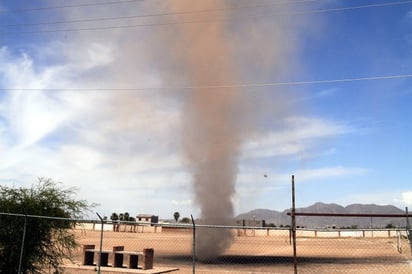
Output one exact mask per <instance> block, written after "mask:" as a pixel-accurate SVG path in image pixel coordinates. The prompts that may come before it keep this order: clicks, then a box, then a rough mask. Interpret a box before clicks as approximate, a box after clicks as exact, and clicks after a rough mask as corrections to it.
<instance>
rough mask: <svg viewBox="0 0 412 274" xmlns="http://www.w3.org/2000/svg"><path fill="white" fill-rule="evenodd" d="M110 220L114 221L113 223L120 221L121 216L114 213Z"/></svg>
mask: <svg viewBox="0 0 412 274" xmlns="http://www.w3.org/2000/svg"><path fill="white" fill-rule="evenodd" d="M110 220H112V221H117V220H119V215H117V213H116V212H113V213H112V215H111V216H110Z"/></svg>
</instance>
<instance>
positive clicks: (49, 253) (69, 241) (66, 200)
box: [0, 178, 89, 273]
mask: <svg viewBox="0 0 412 274" xmlns="http://www.w3.org/2000/svg"><path fill="white" fill-rule="evenodd" d="M75 194H76V189H73V188H69V189H64V188H62V187H61V185H58V184H57V183H55V182H54V181H52V180H51V179H46V178H39V180H38V182H37V183H35V184H33V185H32V186H31V188H12V187H7V186H0V212H1V213H3V214H0V258H1V259H0V273H18V269H19V266H21V272H22V273H42V271H44V270H45V269H53V270H54V271H55V272H58V270H59V266H60V265H61V263H62V261H63V259H70V258H71V252H72V251H73V249H74V248H76V247H77V243H76V241H75V236H74V234H73V232H72V230H71V229H72V228H74V226H75V224H76V222H75V221H72V220H67V219H50V218H44V217H43V218H37V217H33V216H32V215H37V216H48V217H58V218H71V219H77V218H81V217H83V214H84V213H85V210H86V209H87V208H89V205H87V203H86V202H85V201H79V200H76V199H75V198H73V197H76V195H75ZM9 213H12V214H21V215H24V216H16V215H14V216H12V215H10V214H9ZM25 228H26V229H25ZM23 231H24V232H25V237H24V242H23V236H22V235H23ZM22 242H23V244H24V245H23V249H21V247H22ZM21 250H23V254H22V255H23V256H20V251H21ZM20 258H21V259H22V260H21V265H20Z"/></svg>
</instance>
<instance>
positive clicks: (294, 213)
mask: <svg viewBox="0 0 412 274" xmlns="http://www.w3.org/2000/svg"><path fill="white" fill-rule="evenodd" d="M291 217H292V241H293V269H294V273H295V274H297V273H298V260H297V258H296V207H295V175H292V214H291Z"/></svg>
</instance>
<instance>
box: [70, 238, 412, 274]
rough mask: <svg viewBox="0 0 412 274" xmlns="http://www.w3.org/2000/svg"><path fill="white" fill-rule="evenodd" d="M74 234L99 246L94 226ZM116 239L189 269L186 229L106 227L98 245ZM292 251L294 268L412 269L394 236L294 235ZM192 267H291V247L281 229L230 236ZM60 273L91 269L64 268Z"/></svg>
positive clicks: (157, 262) (160, 262)
mask: <svg viewBox="0 0 412 274" xmlns="http://www.w3.org/2000/svg"><path fill="white" fill-rule="evenodd" d="M76 235H77V237H78V239H79V243H80V244H95V245H96V248H97V247H99V241H100V232H99V231H84V230H77V231H76ZM115 245H123V246H125V250H130V251H142V250H143V249H144V248H154V266H155V268H156V267H157V268H161V267H166V268H167V267H170V268H175V269H178V270H175V271H173V272H172V273H193V264H192V263H193V258H192V255H191V250H192V234H191V232H184V231H183V232H177V231H173V232H165V231H164V232H161V233H131V232H111V231H105V232H104V240H103V249H111V248H112V247H113V246H115ZM398 247H401V248H402V252H399V250H398ZM296 251H297V269H298V273H374V274H379V273H382V274H384V273H385V274H387V273H412V256H411V251H410V249H409V243H408V242H407V240H403V241H402V242H401V246H399V245H397V239H396V238H298V239H297V250H296ZM81 253H82V252H81V250H80V249H79V250H78V252H77V253H76V254H75V255H74V257H73V259H74V261H75V264H74V265H81V262H82V254H81ZM195 272H196V273H279V274H280V273H294V264H293V248H292V245H291V244H290V241H289V237H288V236H285V235H279V236H254V237H253V236H235V241H234V243H233V244H232V246H231V247H230V249H229V250H227V251H226V252H225V253H224V254H223V255H221V256H219V257H218V258H216V260H214V261H213V262H211V263H199V262H196V264H195ZM65 273H69V274H70V273H80V274H82V273H84V274H90V273H96V272H95V271H94V270H80V269H77V270H75V271H73V270H72V269H67V270H66V272H65ZM102 273H119V272H107V271H106V272H105V271H102ZM135 273H138V272H135ZM141 273H145V272H141ZM147 273H149V272H147Z"/></svg>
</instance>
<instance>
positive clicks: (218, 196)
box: [173, 1, 284, 262]
mask: <svg viewBox="0 0 412 274" xmlns="http://www.w3.org/2000/svg"><path fill="white" fill-rule="evenodd" d="M175 3H176V4H175V5H174V7H173V8H174V9H175V10H185V11H186V10H205V9H214V10H219V11H220V12H219V20H215V21H213V22H209V23H207V24H200V25H198V24H183V25H181V26H179V27H180V31H181V33H179V34H180V35H178V36H177V38H176V39H177V40H178V41H179V43H180V50H177V51H176V52H174V53H175V54H176V56H175V58H176V60H175V61H176V62H177V63H178V64H179V66H181V67H182V69H183V71H184V74H185V77H186V79H187V80H188V81H189V82H190V84H189V85H191V86H192V87H195V88H193V89H190V90H187V91H186V92H185V96H184V98H183V100H184V106H183V111H182V113H183V114H182V120H183V132H182V134H183V150H184V152H183V154H184V155H185V157H186V160H187V164H188V166H189V169H190V171H191V173H192V181H193V189H194V196H195V197H194V199H195V201H196V203H197V205H198V206H199V207H200V210H201V216H200V219H201V222H202V224H212V225H213V224H217V225H229V224H231V225H232V224H233V217H234V206H233V198H234V195H235V182H236V177H237V172H238V159H239V155H240V152H241V147H242V142H244V141H245V140H246V139H247V137H248V136H249V137H250V136H251V132H252V131H253V128H254V127H255V125H253V121H255V120H256V118H257V116H258V115H259V114H260V113H261V111H259V110H258V107H256V106H255V105H254V104H257V103H259V100H258V99H257V98H259V97H258V96H256V95H255V94H254V92H251V91H248V90H245V89H238V88H233V87H229V88H228V87H226V88H219V87H213V88H211V87H207V86H210V85H217V86H219V85H225V84H229V85H230V83H241V82H243V81H244V78H242V71H241V70H239V69H238V68H237V67H238V66H239V59H240V60H247V59H248V58H252V55H253V54H256V55H259V54H262V53H261V52H260V53H259V52H257V49H253V50H252V51H249V49H248V48H247V46H246V47H245V46H243V45H241V44H237V43H236V42H234V41H235V40H236V38H235V37H232V38H233V40H231V39H230V36H231V35H230V33H231V31H233V30H234V29H233V26H230V24H229V23H228V22H226V21H225V16H227V15H226V12H225V11H226V10H227V9H228V8H230V7H231V6H229V5H228V3H231V2H230V1H206V3H208V4H209V5H208V6H205V2H203V1H177V2H175ZM225 3H226V4H225ZM244 3H246V2H244ZM232 4H233V3H232ZM229 10H230V9H229ZM236 28H238V27H235V29H236ZM244 30H246V31H248V32H250V33H251V34H250V35H251V37H255V38H256V37H261V35H263V34H259V33H256V31H255V30H253V29H252V28H250V27H249V28H248V29H244ZM244 30H240V29H236V30H235V32H238V31H244ZM246 43H247V42H246ZM281 43H283V42H279V44H281ZM265 47H266V45H263V44H262V45H261V48H263V51H266V53H264V54H266V57H269V58H270V57H273V56H276V55H277V54H282V53H283V52H284V49H283V48H282V46H280V47H278V48H277V46H273V44H272V48H270V49H269V50H266V49H265ZM277 50H278V51H277ZM273 51H275V53H273ZM239 54H240V55H241V54H244V56H239ZM264 54H263V56H264ZM237 57H240V58H239V59H238V58H237ZM262 59H263V60H262V61H264V62H262V63H260V64H259V65H260V66H262V67H265V66H267V65H268V66H272V65H271V64H270V63H272V62H271V61H268V60H265V58H262ZM283 60H284V59H283V58H279V59H278V62H279V63H278V65H281V63H282V62H283ZM275 62H276V61H275ZM268 63H269V64H268ZM246 65H247V64H246ZM250 65H251V66H253V65H256V64H253V63H250ZM259 65H257V66H259ZM259 99H261V98H259ZM272 106H273V105H272ZM198 231H199V233H198V234H197V243H196V253H197V254H196V255H197V258H198V259H199V260H201V261H205V262H211V261H213V259H215V258H216V257H217V256H219V255H220V254H222V253H223V252H224V251H225V250H227V249H228V248H229V247H230V245H231V243H232V241H233V235H232V233H231V231H230V230H222V229H218V230H216V229H202V228H201V229H199V230H198Z"/></svg>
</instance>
